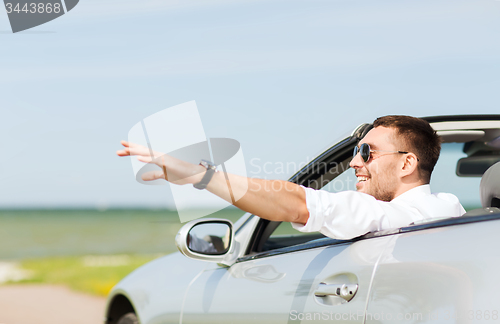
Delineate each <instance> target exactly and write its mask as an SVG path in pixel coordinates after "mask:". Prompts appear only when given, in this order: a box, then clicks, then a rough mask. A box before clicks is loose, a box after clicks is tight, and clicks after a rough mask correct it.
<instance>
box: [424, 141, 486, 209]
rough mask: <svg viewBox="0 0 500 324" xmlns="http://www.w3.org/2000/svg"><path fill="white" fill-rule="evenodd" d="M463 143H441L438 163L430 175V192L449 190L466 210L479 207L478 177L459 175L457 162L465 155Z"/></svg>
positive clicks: (479, 179) (479, 180)
mask: <svg viewBox="0 0 500 324" xmlns="http://www.w3.org/2000/svg"><path fill="white" fill-rule="evenodd" d="M463 147H464V144H463V143H443V144H442V147H441V155H440V156H439V160H438V163H437V164H436V166H435V167H434V171H433V172H432V177H431V190H432V192H449V193H452V194H454V195H455V196H457V197H458V199H459V200H460V202H461V203H462V205H463V206H464V208H465V209H466V210H471V209H475V208H480V207H481V200H480V199H479V183H480V182H481V178H480V177H459V176H457V174H456V169H457V162H458V160H459V159H460V158H463V157H465V156H466V154H465V153H464V152H463Z"/></svg>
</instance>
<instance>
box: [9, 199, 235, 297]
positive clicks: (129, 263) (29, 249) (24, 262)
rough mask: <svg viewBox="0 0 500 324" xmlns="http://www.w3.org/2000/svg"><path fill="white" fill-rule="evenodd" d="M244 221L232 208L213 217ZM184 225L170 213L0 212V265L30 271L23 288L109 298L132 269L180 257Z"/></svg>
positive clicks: (90, 211) (165, 211) (119, 211)
mask: <svg viewBox="0 0 500 324" xmlns="http://www.w3.org/2000/svg"><path fill="white" fill-rule="evenodd" d="M242 215H243V212H242V211H240V210H237V209H234V208H228V209H224V210H221V211H219V212H217V213H214V214H212V215H209V217H214V218H225V219H230V220H231V221H232V222H233V223H234V222H235V221H236V220H237V219H239V218H240V217H241V216H242ZM183 225H184V224H183V223H181V222H180V221H179V217H178V215H177V213H176V212H172V211H168V210H156V211H155V210H106V211H98V210H78V209H76V210H0V261H8V262H11V261H16V262H17V263H19V265H20V267H21V268H23V269H25V270H29V271H30V272H31V274H32V276H31V277H30V279H28V280H23V281H21V282H22V283H46V284H58V285H65V286H68V287H70V288H72V289H74V290H76V291H81V292H86V293H90V294H93V295H99V296H106V295H107V294H108V293H109V291H110V289H111V288H112V287H113V286H114V285H115V284H117V283H118V282H119V281H120V280H121V279H122V278H124V277H125V276H126V275H127V274H129V273H130V272H132V271H133V270H134V269H136V268H138V267H139V266H141V265H143V264H145V263H147V262H149V261H151V260H153V259H154V258H156V257H158V256H159V255H166V254H170V253H172V252H175V251H177V248H176V247H175V242H174V238H175V235H176V234H177V232H178V230H179V229H180V228H181V227H182V226H183ZM89 255H92V256H93V257H89ZM117 255H120V256H117ZM89 260H90V262H89ZM103 260H104V262H103ZM106 260H108V261H109V260H114V261H116V260H118V261H120V260H121V261H124V260H125V261H126V262H118V263H117V262H114V261H113V262H114V264H113V262H111V264H106V263H109V262H108V261H106ZM92 263H93V264H92Z"/></svg>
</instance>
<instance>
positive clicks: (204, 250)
mask: <svg viewBox="0 0 500 324" xmlns="http://www.w3.org/2000/svg"><path fill="white" fill-rule="evenodd" d="M175 244H176V245H177V248H178V249H179V251H180V252H181V253H182V254H184V255H185V256H187V257H189V258H192V259H196V260H204V261H212V262H222V261H223V260H224V258H225V256H226V255H227V254H228V253H229V251H230V250H231V246H232V245H233V224H232V223H231V222H230V221H228V220H224V219H215V218H212V219H209V218H204V219H198V220H194V221H192V222H189V223H187V224H186V225H184V226H183V227H182V228H181V229H180V230H179V232H178V233H177V236H176V237H175Z"/></svg>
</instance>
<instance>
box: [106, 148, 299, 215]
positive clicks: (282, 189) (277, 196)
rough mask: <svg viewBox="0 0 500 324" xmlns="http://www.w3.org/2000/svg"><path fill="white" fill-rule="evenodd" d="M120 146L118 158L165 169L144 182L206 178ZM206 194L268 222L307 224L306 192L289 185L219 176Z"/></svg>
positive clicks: (168, 159) (199, 170) (170, 160)
mask: <svg viewBox="0 0 500 324" xmlns="http://www.w3.org/2000/svg"><path fill="white" fill-rule="evenodd" d="M121 143H122V145H123V146H124V149H122V150H119V151H117V152H116V153H117V154H118V155H119V156H137V159H138V160H139V161H141V162H145V163H154V164H156V165H158V166H159V167H160V168H161V169H162V171H160V170H158V171H153V172H148V173H146V174H144V175H143V177H142V178H143V180H145V181H151V180H157V179H165V180H167V181H169V182H171V183H175V184H179V185H184V184H195V183H198V182H200V181H201V179H202V178H203V175H204V174H205V171H206V169H205V168H204V167H203V166H201V165H195V164H192V163H188V162H185V161H182V160H179V159H177V158H174V157H172V156H169V155H166V154H163V153H160V152H155V151H150V150H149V149H148V148H147V147H144V146H142V145H138V144H134V143H129V142H126V141H122V142H121ZM228 188H231V192H232V193H236V194H235V195H233V196H237V197H241V198H240V199H238V200H236V201H234V199H233V198H232V196H231V194H230V193H229V192H228V190H227V189H228ZM207 190H208V191H210V192H211V193H213V194H215V195H217V196H219V197H221V198H222V199H224V200H226V201H228V202H230V203H232V204H233V205H234V206H236V207H238V208H239V209H242V210H244V211H246V212H249V213H252V214H254V215H257V216H259V217H262V218H265V219H268V220H272V221H285V222H294V223H301V224H305V223H306V222H307V220H308V219H309V212H308V210H307V207H306V194H305V190H304V189H303V188H302V187H300V186H299V185H297V184H294V183H291V182H288V181H282V180H264V179H255V178H247V177H242V176H238V175H234V174H229V173H224V172H216V173H215V174H214V176H213V177H212V180H211V181H210V183H209V184H208V186H207Z"/></svg>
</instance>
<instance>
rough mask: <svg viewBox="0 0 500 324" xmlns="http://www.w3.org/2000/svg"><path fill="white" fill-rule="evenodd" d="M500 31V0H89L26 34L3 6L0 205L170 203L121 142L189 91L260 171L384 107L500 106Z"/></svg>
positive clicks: (468, 109)
mask: <svg viewBox="0 0 500 324" xmlns="http://www.w3.org/2000/svg"><path fill="white" fill-rule="evenodd" d="M499 34H500V1H496V0H489V1H483V0H467V1H461V0H432V1H428V0H419V1H400V0H399V1H382V0H381V1H373V0H363V1H356V0H350V1H340V0H339V1H334V0H330V1H277V0H276V1H273V0H270V1H264V0H262V1H225V0H219V1H217V0H215V1H210V0H200V1H189V0H186V1H169V0H164V1H159V0H141V1H139V0H135V1H133V0H122V1H115V0H113V1H105V0H81V1H80V3H79V4H78V5H77V6H76V7H75V8H74V9H73V10H72V11H71V12H69V13H68V14H66V15H64V16H62V17H60V18H58V19H56V20H54V21H51V22H49V23H46V24H44V25H41V26H38V27H35V28H33V29H30V30H27V31H25V32H20V33H16V34H12V33H11V31H10V26H9V22H8V18H7V14H6V13H5V11H2V12H0V47H1V50H2V51H1V58H2V59H1V60H0V75H1V78H0V112H1V117H2V118H1V121H2V127H1V128H0V136H1V138H2V140H1V141H0V147H1V148H2V157H3V158H2V159H1V160H0V161H1V162H0V166H1V168H2V172H1V173H0V180H1V185H0V197H1V198H0V207H102V208H104V207H131V206H142V207H162V206H172V198H171V194H170V192H169V189H168V186H162V187H156V186H144V185H140V184H138V183H137V182H135V180H134V177H133V172H132V167H131V164H130V161H128V160H127V159H120V158H118V157H116V156H115V153H114V152H115V151H116V150H117V149H118V148H119V141H120V140H121V139H126V136H127V134H128V131H129V130H130V128H131V127H132V126H133V125H134V124H136V123H137V122H139V121H140V120H141V119H143V118H145V117H147V116H149V115H151V114H153V113H155V112H158V111H160V110H162V109H165V108H168V107H171V106H174V105H177V104H180V103H184V102H187V101H191V100H196V103H197V105H198V109H199V113H200V115H201V118H202V122H203V125H204V128H205V132H206V135H207V136H208V137H229V138H233V139H236V140H238V141H239V142H240V143H241V145H242V150H243V154H244V156H245V159H246V161H247V166H248V165H249V164H250V163H249V162H250V160H252V159H256V158H257V159H260V161H262V162H261V163H264V162H267V161H269V162H272V163H278V162H282V163H287V162H293V163H297V164H298V163H300V162H303V161H305V160H306V159H307V158H312V157H313V156H314V155H315V154H316V153H317V152H318V151H320V150H321V149H322V148H325V147H326V146H327V145H329V144H331V143H332V142H333V141H334V140H336V139H338V138H339V137H340V136H341V135H343V134H345V133H347V132H348V131H350V130H351V129H352V128H354V127H355V126H357V125H358V124H360V123H362V122H370V121H372V120H373V119H375V118H376V117H378V116H380V115H387V114H410V115H415V116H427V115H442V114H467V113H468V114H470V113H474V114H477V113H499V112H500V109H499V106H500V105H499V103H500V91H498V89H499V88H500V80H499V75H500V55H499V54H500V42H498V35H499ZM248 171H249V172H252V170H248ZM261 176H266V175H264V174H261ZM267 176H268V177H273V176H270V175H267ZM276 178H286V175H284V174H281V175H276Z"/></svg>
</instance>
